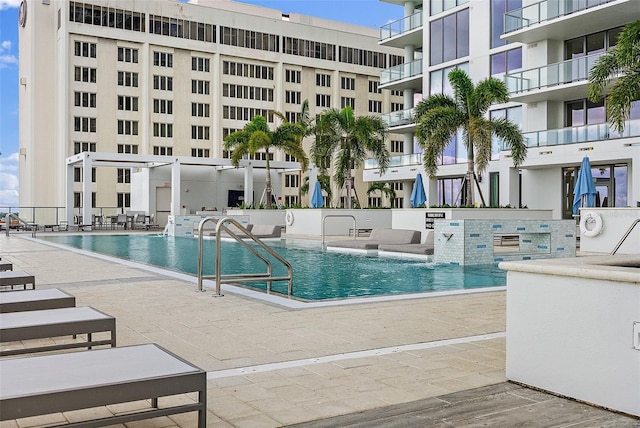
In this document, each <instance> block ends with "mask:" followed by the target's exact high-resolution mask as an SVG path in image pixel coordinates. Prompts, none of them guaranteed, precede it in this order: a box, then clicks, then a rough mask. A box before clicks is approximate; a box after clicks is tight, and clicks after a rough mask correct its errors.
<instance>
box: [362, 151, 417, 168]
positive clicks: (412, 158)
mask: <svg viewBox="0 0 640 428" xmlns="http://www.w3.org/2000/svg"><path fill="white" fill-rule="evenodd" d="M412 165H422V153H412V154H410V155H399V156H391V158H390V159H389V168H394V167H399V166H412ZM378 168H380V166H379V165H378V162H377V161H376V160H375V159H367V160H365V161H364V169H378Z"/></svg>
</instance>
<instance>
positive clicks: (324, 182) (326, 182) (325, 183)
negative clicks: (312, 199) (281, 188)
mask: <svg viewBox="0 0 640 428" xmlns="http://www.w3.org/2000/svg"><path fill="white" fill-rule="evenodd" d="M318 182H320V188H321V189H322V190H323V191H324V192H325V193H326V194H327V200H328V201H330V200H331V196H332V195H333V192H332V191H331V177H329V176H328V175H323V174H318ZM300 192H301V193H302V194H303V195H306V194H308V193H309V177H305V178H304V183H303V184H302V186H300Z"/></svg>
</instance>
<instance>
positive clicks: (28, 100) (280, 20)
mask: <svg viewBox="0 0 640 428" xmlns="http://www.w3.org/2000/svg"><path fill="white" fill-rule="evenodd" d="M20 17H21V18H20V30H19V40H20V60H19V61H20V205H21V206H24V207H26V206H65V204H66V203H67V202H68V201H70V200H71V197H70V196H68V195H71V194H73V199H72V202H73V206H74V208H79V207H80V206H81V205H83V203H84V202H87V203H88V201H86V200H85V201H83V197H82V195H83V194H86V193H87V192H86V189H89V190H90V192H91V195H92V196H91V206H92V207H117V208H119V209H123V210H124V209H127V208H129V207H130V206H131V203H132V202H131V190H132V189H131V176H132V173H134V172H135V171H136V170H135V169H134V168H132V167H129V166H127V164H122V165H121V166H118V167H113V165H110V166H111V167H104V168H103V167H96V168H95V169H94V170H92V171H91V173H90V174H89V173H88V172H87V173H86V174H85V172H84V171H82V169H81V168H80V167H77V166H76V167H75V169H74V170H73V175H74V179H73V180H72V181H73V182H72V183H71V184H67V178H66V177H67V174H68V171H67V165H66V164H65V160H66V159H67V158H69V157H70V156H73V155H75V154H78V153H81V152H96V153H109V154H113V153H116V154H122V155H141V156H142V155H143V156H147V157H149V156H168V157H174V158H178V157H180V158H191V159H192V160H191V161H188V162H191V163H194V164H197V163H198V159H200V160H203V161H204V160H206V159H227V158H228V157H229V153H227V152H225V150H224V149H223V139H224V137H226V136H227V135H228V134H230V133H231V132H233V131H236V130H239V129H241V128H242V127H243V126H244V125H245V124H246V123H247V122H248V121H250V120H251V118H252V117H253V116H255V115H262V116H264V117H266V118H267V120H268V122H269V123H270V124H273V126H274V127H275V126H277V125H278V123H280V122H279V119H278V117H277V116H274V114H273V111H277V112H282V113H283V114H284V115H285V116H286V118H287V119H288V120H290V121H294V120H295V119H296V114H297V113H299V112H300V111H301V105H302V103H303V101H304V100H308V101H309V106H310V114H311V116H312V117H314V116H315V115H317V114H319V113H320V112H321V111H322V110H324V109H325V108H329V107H336V108H341V107H344V106H345V105H350V106H352V107H353V108H354V109H355V112H356V114H357V115H368V114H381V113H389V112H390V111H391V109H392V108H396V109H401V108H403V97H402V96H401V94H399V93H397V94H392V93H390V92H382V91H381V90H380V86H379V77H380V71H381V70H384V69H386V68H388V67H390V66H394V65H396V64H399V63H401V62H402V61H403V59H402V51H401V50H399V49H397V48H393V47H387V46H380V45H379V44H378V32H377V30H376V29H369V28H364V27H358V26H353V25H349V24H344V23H340V22H334V21H329V20H324V19H319V18H315V17H310V16H304V15H298V14H294V13H291V14H285V13H283V12H281V11H278V10H273V9H267V8H262V7H257V6H252V5H247V4H242V3H236V2H232V1H228V0H192V1H190V2H189V3H184V2H178V1H174V0H157V1H138V2H131V1H129V0H86V1H62V0H24V1H23V6H22V8H21V14H20ZM310 144H311V141H310V140H309V141H305V146H306V147H307V148H308V147H310ZM271 156H272V158H271V159H272V160H274V161H276V162H277V161H282V162H286V161H295V159H289V158H288V157H286V156H285V154H284V153H273V154H271ZM255 160H256V161H257V162H256V164H257V165H258V164H260V161H264V160H265V159H264V154H258V155H257V156H256V159H255ZM205 163H206V162H205ZM103 164H105V165H106V164H107V162H104V163H103ZM106 166H109V165H106ZM272 175H275V176H276V177H275V178H274V183H276V184H278V185H279V186H280V187H276V189H275V192H276V194H277V195H278V196H279V197H281V202H282V203H283V204H286V205H294V204H301V205H307V204H308V197H309V196H306V197H304V199H303V200H300V199H299V192H298V190H299V187H300V185H301V184H302V183H301V181H302V180H301V179H302V177H301V176H300V174H299V173H298V172H296V171H289V172H287V171H284V170H282V169H280V170H276V171H274V172H273V173H272ZM357 176H358V177H360V179H359V180H358V183H357V186H358V191H359V192H358V193H359V194H361V195H362V194H366V188H365V187H364V186H365V185H366V184H363V182H362V181H361V174H357ZM89 177H90V178H89ZM89 179H90V180H91V184H90V186H89V187H83V182H86V181H88V180H89ZM166 185H167V183H164V186H166ZM239 187H240V188H241V187H242V181H240V185H239V186H234V187H233V188H234V189H236V193H237V192H238V190H237V189H238V188H239ZM225 190H226V189H225ZM150 191H152V190H150ZM185 191H188V189H182V190H181V192H185ZM261 191H262V189H259V188H256V189H255V193H256V198H258V197H259V195H260V192H261ZM182 196H185V197H186V195H182ZM227 202H228V195H227V194H226V191H225V192H220V194H218V195H217V196H216V197H215V199H214V200H213V201H212V202H211V204H210V205H211V206H214V205H215V206H218V207H224V206H227ZM194 208H197V209H200V208H201V207H200V206H199V205H198V206H197V207H194ZM149 210H150V211H153V210H154V207H149Z"/></svg>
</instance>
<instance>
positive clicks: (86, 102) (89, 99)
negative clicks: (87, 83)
mask: <svg viewBox="0 0 640 428" xmlns="http://www.w3.org/2000/svg"><path fill="white" fill-rule="evenodd" d="M73 98H74V101H75V102H74V105H75V106H76V107H89V108H95V107H96V94H95V93H93V92H74V93H73Z"/></svg>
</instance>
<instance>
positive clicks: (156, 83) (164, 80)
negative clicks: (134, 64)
mask: <svg viewBox="0 0 640 428" xmlns="http://www.w3.org/2000/svg"><path fill="white" fill-rule="evenodd" d="M153 89H157V90H160V91H173V77H171V76H158V75H154V76H153Z"/></svg>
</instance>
